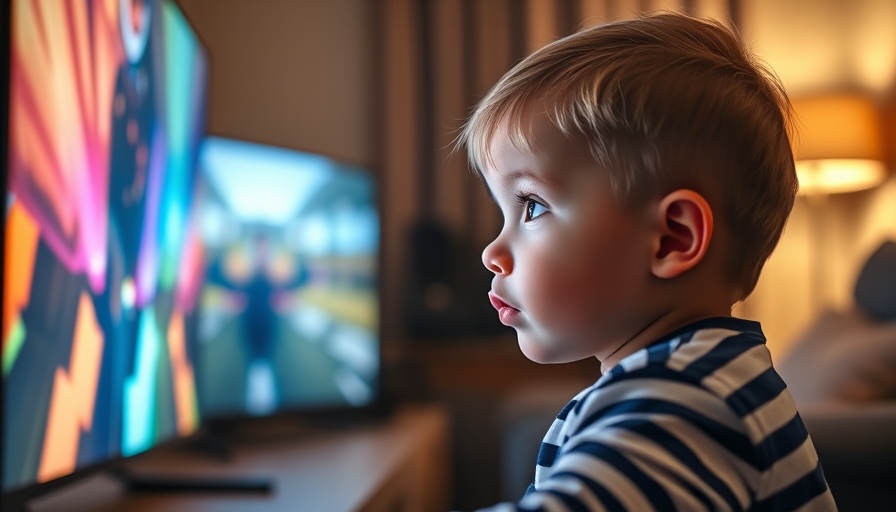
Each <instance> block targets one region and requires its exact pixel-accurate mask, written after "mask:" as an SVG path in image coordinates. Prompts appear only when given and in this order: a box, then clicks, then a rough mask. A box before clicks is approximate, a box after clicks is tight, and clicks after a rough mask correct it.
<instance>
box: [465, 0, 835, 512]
mask: <svg viewBox="0 0 896 512" xmlns="http://www.w3.org/2000/svg"><path fill="white" fill-rule="evenodd" d="M789 117H790V107H789V102H788V100H787V97H786V95H785V93H784V90H783V87H782V86H781V84H780V83H779V82H778V81H777V80H776V79H775V78H774V77H773V76H772V75H771V74H770V73H769V72H767V71H765V70H764V68H763V67H761V66H760V65H758V64H757V63H756V61H755V60H753V58H752V57H751V56H750V55H748V54H747V52H746V51H745V50H744V49H743V47H742V46H741V44H740V43H739V41H738V40H737V38H736V37H735V36H734V35H733V34H732V33H731V32H730V31H728V30H727V29H725V28H724V27H723V26H721V25H719V24H717V23H713V22H704V21H699V20H696V19H693V18H689V17H686V16H683V15H677V14H663V15H656V16H648V17H644V18H640V19H636V20H629V21H622V22H617V23H611V24H608V25H603V26H600V27H596V28H593V29H590V30H585V31H582V32H580V33H577V34H574V35H572V36H569V37H567V38H565V39H562V40H559V41H556V42H555V43H552V44H550V45H548V46H547V47H545V48H543V49H541V50H540V51H538V52H536V53H535V54H533V55H531V56H530V57H529V58H527V59H525V60H524V61H522V62H521V63H520V64H518V65H517V66H515V67H514V68H513V69H512V70H510V71H509V72H508V73H507V75H505V76H504V77H503V78H502V79H501V80H500V81H499V82H498V84H497V85H496V86H495V87H494V88H493V89H492V90H491V91H490V92H489V93H488V95H487V96H486V97H485V98H484V99H483V100H482V101H481V103H480V104H479V105H478V107H477V109H476V110H475V112H474V113H473V115H472V116H471V118H470V119H469V121H468V123H467V124H466V126H465V127H464V130H463V132H462V134H461V136H460V137H459V143H460V144H463V145H466V146H467V150H468V154H469V156H470V160H471V162H472V164H473V165H474V167H475V168H476V169H477V170H478V172H479V173H480V174H481V176H482V177H483V179H484V181H485V183H486V185H487V186H488V189H489V191H490V192H491V194H492V196H493V197H494V199H495V202H496V203H497V204H498V206H499V207H500V209H501V211H502V213H503V215H504V225H503V228H502V229H501V232H500V233H499V234H498V236H497V238H496V239H495V240H494V241H493V242H492V243H491V244H490V245H489V246H488V247H486V249H485V250H484V252H483V255H482V260H483V263H484V264H485V266H486V267H487V268H488V269H489V270H491V271H492V272H493V273H494V274H495V276H494V278H493V281H492V290H491V292H490V293H489V297H490V299H491V302H492V304H493V305H494V307H495V308H496V309H497V310H498V314H499V316H500V319H501V321H502V322H503V323H504V324H506V325H508V326H510V327H513V328H514V329H515V330H516V332H517V336H518V340H519V345H520V348H521V350H522V352H523V353H524V354H525V355H526V356H527V357H528V358H529V359H531V360H533V361H536V362H539V363H562V362H568V361H575V360H578V359H582V358H586V357H596V358H597V359H598V360H600V362H601V365H602V373H603V376H602V377H601V378H600V380H598V381H597V383H596V384H594V385H593V386H592V387H590V388H588V389H586V390H584V391H582V392H581V393H580V394H579V395H578V396H576V397H575V398H573V400H572V401H571V402H570V403H569V404H568V405H567V406H566V407H564V408H563V410H562V411H560V414H559V415H558V416H557V418H556V420H555V421H554V424H553V425H552V426H551V428H550V430H549V431H548V432H547V435H546V437H545V438H544V441H543V443H542V445H541V450H540V452H539V455H538V460H537V465H536V470H535V482H534V484H533V485H532V486H530V488H529V491H528V492H527V493H526V496H525V497H523V499H522V501H520V503H519V504H518V505H516V506H514V505H509V504H505V505H503V506H500V507H498V508H499V509H500V510H514V509H516V507H519V509H521V510H604V509H606V510H632V511H647V510H662V511H668V510H797V509H799V510H835V509H836V507H835V505H834V501H833V498H832V497H831V493H830V491H829V490H828V487H827V483H826V481H825V478H824V475H823V473H822V469H821V466H820V464H819V462H818V457H817V455H816V452H815V448H814V447H813V445H812V441H811V440H810V439H809V436H808V434H807V432H806V429H805V427H804V426H803V423H802V421H801V419H800V417H799V415H798V414H797V411H796V409H795V407H794V403H793V400H792V399H791V397H790V394H789V392H788V391H787V389H786V386H785V384H784V382H783V381H782V380H781V378H780V377H779V376H778V374H777V373H776V372H775V369H774V368H773V367H772V362H771V359H770V356H769V352H768V350H767V348H766V346H765V338H764V336H763V334H762V331H761V329H760V326H759V325H758V324H757V323H755V322H751V321H747V320H741V319H737V318H733V317H732V316H731V308H732V306H733V305H734V304H735V303H736V302H738V301H740V300H743V299H744V298H745V297H747V295H749V293H750V292H751V291H752V290H753V288H754V286H755V285H756V281H757V279H758V277H759V273H760V270H761V268H762V266H763V264H764V262H765V261H766V259H767V258H768V257H769V255H770V254H771V252H772V249H773V248H774V247H775V245H776V244H777V242H778V239H779V237H780V235H781V232H782V230H783V228H784V224H785V221H786V219H787V217H788V215H789V212H790V210H791V207H792V206H793V201H794V196H795V193H796V190H797V180H796V175H795V172H794V164H793V156H792V153H791V149H790V143H789V126H790V123H789Z"/></svg>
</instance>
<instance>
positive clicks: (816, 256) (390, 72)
mask: <svg viewBox="0 0 896 512" xmlns="http://www.w3.org/2000/svg"><path fill="white" fill-rule="evenodd" d="M180 4H181V5H182V7H183V10H184V12H185V13H186V15H187V16H188V18H189V19H190V20H191V21H192V22H193V23H194V24H195V26H196V29H197V31H198V33H199V36H200V38H201V39H202V40H203V42H204V43H205V44H206V45H207V46H208V49H209V54H210V57H211V77H212V84H211V103H210V113H209V131H210V133H211V134H213V135H217V136H222V137H232V138H236V139H243V140H248V141H253V142H259V143H265V144H272V145H276V146H282V147H287V148H295V149H299V150H306V151H314V152H320V153H324V154H328V155H331V156H334V157H337V158H339V159H342V160H345V161H348V162H354V163H357V164H359V165H362V166H366V167H370V168H372V169H375V171H376V173H377V178H378V180H379V183H380V185H381V198H380V199H381V204H382V220H383V244H382V250H383V252H382V283H381V284H382V293H383V295H382V299H383V318H382V322H383V325H382V333H383V337H384V348H383V350H384V356H385V359H384V365H385V370H386V372H387V373H386V378H387V384H388V385H389V387H390V389H391V390H392V392H393V394H394V395H395V396H396V397H398V398H401V399H426V400H439V401H443V402H445V403H446V404H448V406H449V408H450V411H451V413H452V421H453V425H454V439H453V441H454V449H453V460H452V461H446V462H447V463H451V464H452V465H453V467H454V473H453V489H454V491H453V497H452V501H453V503H452V504H453V506H455V507H458V508H469V507H474V506H479V505H485V504H488V503H490V502H492V501H495V500H497V499H501V498H503V497H507V496H505V493H508V492H513V488H512V484H510V483H508V482H507V480H508V473H509V472H511V470H512V468H511V469H508V462H507V460H506V456H505V452H504V451H503V448H502V445H503V443H506V442H511V441H512V440H511V441H509V440H510V439H511V438H510V436H508V435H507V428H508V427H507V425H508V422H510V421H511V420H510V419H511V418H518V417H519V414H521V413H520V410H521V409H520V408H521V407H522V405H521V404H525V403H532V402H538V401H539V400H542V399H543V400H544V401H547V402H550V403H549V406H550V407H554V406H556V408H559V407H561V406H562V405H563V403H564V400H565V398H568V397H569V396H571V393H572V392H574V391H575V390H577V389H579V388H581V387H583V386H584V385H587V384H588V383H590V382H593V381H594V380H595V379H596V378H597V377H598V367H597V364H596V362H590V361H585V362H581V363H576V364H573V365H563V366H538V365H535V364H534V363H531V362H529V361H527V360H526V359H525V358H524V357H523V356H522V355H521V354H520V353H519V351H518V349H517V347H516V343H515V337H514V336H513V333H512V331H509V330H507V329H505V328H503V327H501V326H500V324H498V323H497V320H496V318H495V317H496V315H495V314H494V311H493V310H492V309H491V306H490V305H489V304H488V301H487V298H486V292H487V291H488V286H489V285H488V282H489V275H488V273H487V272H486V271H485V269H483V268H482V266H481V264H480V260H479V254H480V251H481V249H482V248H483V247H484V246H485V245H486V244H487V243H488V242H489V241H490V240H491V238H492V237H493V236H494V235H495V234H496V233H497V230H498V227H499V222H500V217H499V212H498V211H497V210H496V208H494V207H493V205H492V204H491V200H490V199H489V198H488V197H487V195H486V193H485V191H484V190H483V187H482V186H481V184H480V183H479V181H478V179H477V178H476V177H475V176H473V175H472V174H471V173H470V172H469V171H468V169H467V166H466V160H465V155H463V154H459V155H454V154H452V153H451V143H452V140H453V138H454V136H455V135H456V133H457V130H458V128H459V127H460V126H461V124H462V123H463V121H464V119H465V118H466V116H467V114H468V113H469V111H470V109H471V108H472V106H473V105H474V104H475V103H476V101H477V100H478V99H479V98H481V97H482V96H483V95H484V93H485V92H486V91H487V90H488V88H489V87H490V86H491V85H492V84H494V82H495V81H496V80H497V79H498V78H499V77H500V76H501V75H502V74H503V73H504V72H505V71H506V70H507V69H508V68H509V67H510V66H511V65H512V64H513V63H514V62H516V61H517V60H518V59H520V58H522V57H523V56H525V55H527V54H528V53H530V52H531V51H533V50H535V49H536V48H538V47H540V46H542V45H544V44H546V43H548V42H550V41H552V40H553V39H555V38H557V37H560V36H564V35H567V34H570V33H572V32H574V31H576V30H578V29H580V28H582V27H587V26H592V25H595V24H601V23H605V22H607V21H611V20H615V19H622V18H626V17H631V16H634V15H636V14H637V13H639V12H647V11H653V10H660V9H668V10H679V11H684V12H687V13H690V14H694V15H697V16H706V17H713V18H716V19H718V20H720V21H722V22H723V23H724V24H726V25H728V26H730V27H732V28H736V29H737V30H738V31H739V32H740V34H741V35H742V38H743V39H744V41H745V42H746V43H747V44H748V45H749V46H750V47H751V48H752V50H753V51H754V52H755V53H756V54H757V55H758V56H759V57H760V58H761V59H762V60H764V61H765V62H766V63H767V64H768V65H769V66H770V67H771V68H773V69H774V70H775V72H776V73H777V74H778V75H779V76H780V78H781V79H782V81H783V82H784V84H785V87H786V89H787V91H788V93H789V94H790V96H791V98H792V99H793V100H794V101H795V102H801V101H803V100H806V101H809V100H819V99H820V100H826V99H828V98H841V97H844V96H848V97H850V98H858V99H859V102H860V103H861V104H863V105H866V106H868V107H867V108H866V111H865V112H866V114H867V115H865V117H862V118H861V119H862V120H859V121H855V123H857V124H855V125H853V124H850V123H851V122H852V121H849V119H851V118H849V117H840V116H841V115H842V116H847V114H828V115H822V117H827V118H829V119H834V120H836V121H837V122H836V123H834V124H835V125H838V126H837V127H838V128H840V129H845V130H844V133H845V134H846V135H837V134H835V135H832V137H833V140H835V141H841V140H845V138H848V137H847V136H848V134H850V133H852V134H856V133H862V134H866V133H870V135H863V136H861V137H859V138H860V140H861V141H865V142H868V141H869V140H872V139H873V143H871V144H870V148H864V147H862V148H859V149H856V151H859V152H860V153H862V154H861V155H859V156H861V157H863V158H872V159H874V160H875V161H878V162H882V169H883V171H882V172H878V175H877V178H876V179H874V180H873V181H872V182H871V183H870V184H869V188H864V189H862V190H858V191H850V192H845V193H835V192H836V191H835V190H834V189H825V188H820V189H819V193H816V194H813V195H803V196H800V197H799V198H798V201H797V204H796V206H795V209H794V211H793V215H792V217H791V220H790V222H789V224H788V227H787V230H786V232H785V234H784V238H783V239H782V241H781V243H780V245H779V248H778V250H777V251H776V252H775V254H774V255H773V257H772V258H771V260H770V261H769V263H768V264H767V266H766V270H765V272H764V274H763V278H762V279H761V281H760V283H759V286H758V287H757V289H756V291H755V293H754V294H753V295H752V296H751V297H750V298H749V299H748V300H747V301H746V302H745V303H743V304H741V305H739V306H738V311H737V312H736V313H737V314H738V315H740V316H744V317H748V318H753V319H757V320H759V321H761V322H762V323H763V326H764V328H765V331H766V334H767V336H768V338H769V348H770V349H771V350H772V352H773V355H774V356H775V357H776V358H777V359H786V358H787V356H788V354H789V353H790V352H791V351H792V350H793V349H794V347H795V346H796V345H797V344H798V342H799V341H800V340H801V338H802V337H803V336H804V333H805V332H806V331H807V330H808V329H810V328H811V327H812V326H813V324H814V323H815V322H816V320H817V319H818V318H819V317H820V316H821V315H823V314H824V313H825V312H826V311H829V310H845V309H851V308H853V302H854V295H853V291H854V284H855V282H856V280H857V276H858V274H859V272H860V271H861V269H862V267H863V264H864V262H865V261H866V260H867V259H868V257H869V255H870V254H871V253H872V252H873V251H874V250H875V249H876V248H877V247H878V246H880V245H881V243H883V242H884V241H885V240H888V239H896V172H893V169H894V167H896V165H894V162H896V29H894V26H893V20H896V0H856V1H850V2H843V1H840V0H741V1H738V0H677V1H676V0H662V1H661V0H378V1H371V0H300V1H297V0H265V1H263V2H255V1H248V0H217V1H215V2H207V1H203V0H180ZM869 112H870V113H869ZM868 119H871V120H870V121H869V120H868ZM863 123H870V126H872V128H869V129H870V130H871V131H870V132H865V131H863V130H865V124H863ZM813 137H814V135H813V136H812V137H809V135H808V133H807V134H806V140H801V144H805V146H804V147H801V148H798V153H799V151H802V150H807V151H808V148H809V146H810V145H811V141H810V140H809V139H811V138H813ZM875 141H876V142H875ZM822 147H831V144H830V143H828V144H822ZM849 149H850V150H851V149H852V148H849ZM866 153H867V154H866ZM830 156H831V157H838V158H843V157H845V156H847V155H830ZM822 157H825V158H826V157H827V155H821V156H819V155H813V156H811V157H807V158H814V159H817V158H822ZM819 373H820V374H823V372H819ZM821 378H823V377H821ZM536 390H537V391H536ZM545 390H547V391H545ZM550 390H557V392H556V393H552V392H550ZM543 397H544V398H543ZM558 400H559V401H558ZM535 430H538V429H535ZM542 432H543V430H542ZM533 463H534V459H533ZM531 467H532V466H531V463H529V465H527V466H526V467H525V468H524V470H525V471H526V472H529V471H530V468H531Z"/></svg>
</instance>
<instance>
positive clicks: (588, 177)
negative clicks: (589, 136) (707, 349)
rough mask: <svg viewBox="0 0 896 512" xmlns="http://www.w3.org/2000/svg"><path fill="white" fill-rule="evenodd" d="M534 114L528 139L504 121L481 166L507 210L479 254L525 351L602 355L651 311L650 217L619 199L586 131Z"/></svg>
mask: <svg viewBox="0 0 896 512" xmlns="http://www.w3.org/2000/svg"><path fill="white" fill-rule="evenodd" d="M531 123H532V124H531V136H530V137H529V140H530V148H529V149H525V148H517V147H516V146H515V145H514V143H513V142H512V141H511V139H510V137H509V135H508V133H507V130H506V127H504V128H502V129H501V130H499V132H498V133H497V134H496V136H495V137H494V139H493V143H492V146H491V152H492V153H491V157H492V158H491V162H490V163H487V164H486V165H485V168H484V170H483V175H484V178H485V182H486V184H487V186H488V188H489V190H490V192H491V194H492V196H493V197H494V198H495V201H496V202H497V204H498V206H499V208H500V209H501V212H502V214H503V216H504V225H503V228H502V229H501V232H500V233H499V235H498V237H497V238H496V239H495V240H494V241H493V242H492V243H491V244H489V245H488V246H487V247H486V248H485V250H484V251H483V254H482V261H483V264H484V265H485V266H486V268H488V269H489V270H491V271H492V272H493V273H494V274H495V276H494V278H493V280H492V291H491V293H490V298H491V301H492V304H493V305H494V306H495V308H496V309H497V310H498V314H499V316H500V319H501V321H502V322H503V323H504V324H506V325H509V326H511V327H513V328H514V329H516V332H517V336H518V340H519V344H520V348H521V350H522V352H523V353H524V354H525V355H526V357H528V358H529V359H531V360H533V361H535V362H540V363H560V362H569V361H575V360H579V359H583V358H587V357H589V356H596V357H597V358H598V359H601V360H603V359H604V358H605V357H606V356H607V355H609V354H611V353H612V352H614V351H615V350H616V348H618V347H619V346H620V345H621V344H622V343H624V342H625V341H626V340H628V339H630V338H631V337H633V336H635V335H636V334H637V333H638V332H639V331H641V330H642V329H643V328H644V327H645V326H647V325H648V324H650V322H651V320H653V319H652V318H649V313H646V312H648V311H656V308H654V307H650V306H651V305H650V304H649V300H650V295H649V294H647V293H646V291H647V288H646V287H647V286H648V284H649V281H650V280H651V272H650V255H651V253H652V251H654V250H655V248H654V247H652V245H653V243H654V242H653V241H652V238H651V236H650V233H651V226H652V223H653V222H654V219H652V218H650V217H651V216H650V215H649V214H648V213H647V212H648V211H649V208H647V207H643V208H634V209H629V210H624V209H623V208H622V207H621V206H620V205H619V203H618V201H617V200H616V199H615V198H614V195H613V193H612V191H611V188H610V184H609V181H608V179H607V176H606V173H605V172H604V171H603V170H602V169H601V167H600V166H599V165H598V164H597V163H596V162H595V161H594V159H593V158H592V156H591V154H590V152H589V149H588V146H587V145H586V143H585V142H584V141H583V140H581V139H577V138H567V137H566V136H565V135H563V134H562V133H561V132H560V131H559V130H558V129H557V128H556V127H555V126H554V125H553V124H552V123H551V121H550V120H549V119H548V117H547V116H546V115H545V114H543V113H539V114H535V115H534V116H533V117H532V119H531Z"/></svg>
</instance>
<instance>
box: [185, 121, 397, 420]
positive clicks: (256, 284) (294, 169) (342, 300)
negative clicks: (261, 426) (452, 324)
mask: <svg viewBox="0 0 896 512" xmlns="http://www.w3.org/2000/svg"><path fill="white" fill-rule="evenodd" d="M200 172H201V174H202V176H203V178H204V180H203V181H204V193H203V195H202V196H201V197H202V199H201V200H200V201H199V206H198V210H199V218H200V219H201V220H200V226H201V227H200V233H201V235H200V236H201V238H202V240H203V242H204V243H203V247H204V255H205V269H206V271H205V282H204V283H205V284H204V287H203V289H202V293H201V294H200V308H199V315H198V317H199V320H198V326H197V336H198V348H197V355H198V358H197V361H198V365H197V371H196V375H197V390H198V396H199V404H200V410H201V412H202V415H203V417H209V418H213V417H229V416H246V415H256V416H257V415H268V414H273V413H278V412H288V411H299V410H310V409H329V408H352V407H358V406H366V405H370V404H371V403H372V402H373V401H375V399H376V395H377V383H378V375H379V370H380V348H379V336H378V332H379V328H378V326H379V302H378V287H377V276H378V274H377V266H378V251H379V240H380V231H379V216H378V213H377V212H378V210H377V207H376V188H375V182H374V180H373V178H372V176H371V175H370V174H369V173H368V172H365V171H364V170H363V169H359V168H356V167H353V166H351V165H347V164H344V163H341V162H338V161H335V160H333V159H330V158H327V157H324V156H321V155H316V154H310V153H305V152H300V151H294V150H287V149H282V148H277V147H271V146H266V145H260V144H254V143H249V142H245V141H238V140H233V139H225V138H215V137H210V138H209V139H208V140H206V142H205V144H204V145H203V149H202V153H201V157H200Z"/></svg>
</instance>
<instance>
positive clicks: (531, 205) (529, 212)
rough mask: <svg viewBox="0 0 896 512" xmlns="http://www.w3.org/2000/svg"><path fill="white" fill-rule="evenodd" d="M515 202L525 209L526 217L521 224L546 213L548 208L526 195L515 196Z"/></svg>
mask: <svg viewBox="0 0 896 512" xmlns="http://www.w3.org/2000/svg"><path fill="white" fill-rule="evenodd" d="M517 200H518V201H519V203H520V204H521V205H523V207H524V208H525V209H526V215H525V218H524V219H523V222H529V221H531V220H535V219H537V218H538V217H541V215H542V214H544V213H546V212H547V211H548V207H547V206H545V205H544V204H542V203H541V202H540V201H538V200H537V199H534V198H533V197H532V196H528V195H519V196H517Z"/></svg>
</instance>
